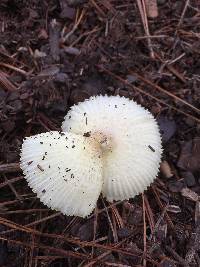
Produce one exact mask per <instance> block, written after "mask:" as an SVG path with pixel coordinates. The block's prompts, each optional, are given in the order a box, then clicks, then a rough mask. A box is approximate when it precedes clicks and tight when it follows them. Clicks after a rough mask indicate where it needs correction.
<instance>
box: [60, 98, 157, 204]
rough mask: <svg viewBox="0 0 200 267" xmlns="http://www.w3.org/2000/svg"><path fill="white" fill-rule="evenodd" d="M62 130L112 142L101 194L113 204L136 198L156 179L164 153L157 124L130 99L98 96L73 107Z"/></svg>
mask: <svg viewBox="0 0 200 267" xmlns="http://www.w3.org/2000/svg"><path fill="white" fill-rule="evenodd" d="M62 130H63V131H68V132H73V133H75V134H79V135H86V134H88V133H89V135H90V137H92V136H93V137H94V138H95V136H97V139H98V136H99V135H103V136H105V137H107V138H108V139H109V149H108V150H106V151H104V153H103V158H102V159H103V189H102V192H103V195H104V196H105V197H106V198H107V200H108V201H110V202H112V201H113V200H125V199H129V198H132V197H134V196H135V195H137V194H139V193H141V192H143V191H144V190H145V189H146V188H147V186H149V185H150V184H151V183H152V182H153V180H154V179H155V178H156V176H157V173H158V170H159V165H160V160H161V154H162V145H161V136H160V133H159V128H158V124H157V122H156V120H155V119H154V117H153V116H152V114H151V113H150V112H149V111H147V110H145V109H144V108H143V107H141V106H140V105H138V104H137V103H135V102H133V101H131V100H129V99H127V98H124V97H120V96H96V97H91V98H90V99H88V100H86V101H84V102H81V103H79V104H78V105H74V106H73V107H71V110H70V111H69V112H68V114H67V115H66V117H65V120H64V122H63V124H62Z"/></svg>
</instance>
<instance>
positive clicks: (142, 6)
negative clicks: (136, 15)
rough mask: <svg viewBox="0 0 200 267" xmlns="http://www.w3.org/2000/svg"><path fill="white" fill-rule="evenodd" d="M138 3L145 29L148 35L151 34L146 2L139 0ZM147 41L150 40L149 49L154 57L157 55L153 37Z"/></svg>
mask: <svg viewBox="0 0 200 267" xmlns="http://www.w3.org/2000/svg"><path fill="white" fill-rule="evenodd" d="M137 4H138V8H139V11H140V15H141V19H142V23H143V26H144V31H145V33H146V35H147V36H149V35H150V32H149V25H148V19H147V13H146V6H145V2H144V0H137ZM147 42H148V47H149V51H150V57H151V58H153V59H154V58H155V55H154V51H153V48H152V43H151V39H150V38H147Z"/></svg>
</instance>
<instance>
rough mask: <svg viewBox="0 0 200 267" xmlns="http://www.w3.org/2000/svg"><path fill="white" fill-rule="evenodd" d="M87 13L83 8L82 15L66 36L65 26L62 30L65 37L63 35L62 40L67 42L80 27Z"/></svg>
mask: <svg viewBox="0 0 200 267" xmlns="http://www.w3.org/2000/svg"><path fill="white" fill-rule="evenodd" d="M84 15H85V10H83V11H82V12H81V15H80V17H79V18H78V20H77V22H76V23H75V24H74V26H73V28H72V30H71V31H70V32H68V33H67V34H66V35H65V36H64V31H65V28H64V29H63V30H62V34H63V37H62V42H63V43H65V42H66V41H67V40H68V39H69V37H70V36H71V35H72V34H73V33H74V32H75V30H76V29H77V28H78V26H79V24H80V23H81V20H82V19H83V16H84Z"/></svg>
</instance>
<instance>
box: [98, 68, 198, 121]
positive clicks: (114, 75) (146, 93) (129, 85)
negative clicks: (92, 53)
mask: <svg viewBox="0 0 200 267" xmlns="http://www.w3.org/2000/svg"><path fill="white" fill-rule="evenodd" d="M96 66H97V67H98V68H99V69H100V70H101V71H104V72H105V73H107V74H109V75H110V76H112V77H113V78H115V79H116V80H118V81H120V82H122V83H123V84H125V85H126V86H128V87H130V88H131V89H132V90H136V91H138V92H140V93H142V94H144V95H146V96H148V97H151V98H152V99H154V100H156V101H158V102H159V103H161V104H163V105H165V106H167V107H168V108H170V109H173V110H175V111H177V112H179V113H180V114H183V115H185V116H187V117H190V118H191V119H193V120H194V121H196V122H198V123H200V119H198V118H196V117H194V116H192V115H190V114H188V113H186V112H184V111H182V110H180V109H178V108H176V107H174V106H172V105H170V104H168V103H166V102H164V101H163V100H161V99H159V98H157V97H155V96H153V95H151V94H150V93H148V92H146V91H144V90H143V89H141V88H139V87H137V86H135V85H133V84H131V83H129V82H128V81H127V80H124V79H123V78H121V77H120V76H118V75H116V74H114V73H113V72H111V71H109V70H107V69H105V68H104V67H103V66H100V65H96Z"/></svg>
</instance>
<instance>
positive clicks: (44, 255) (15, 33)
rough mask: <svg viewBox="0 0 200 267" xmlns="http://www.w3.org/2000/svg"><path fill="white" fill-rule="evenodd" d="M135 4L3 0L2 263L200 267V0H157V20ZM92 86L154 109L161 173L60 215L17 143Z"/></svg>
mask: <svg viewBox="0 0 200 267" xmlns="http://www.w3.org/2000/svg"><path fill="white" fill-rule="evenodd" d="M142 3H143V1H139V0H138V1H131V0H124V1H117V0H110V1H105V0H102V1H100V0H90V1H80V0H76V1H67V0H50V1H46V0H44V1H39V0H28V1H25V0H12V1H11V0H1V2H0V190H1V195H0V240H1V242H0V266H4V267H5V266H7V267H11V266H13V267H14V266H16V267H19V266H29V267H31V266H34V267H36V266H37V267H38V266H45V267H46V266H51V267H53V266H54V267H56V266H119V267H123V266H124V267H125V266H126V267H127V266H138V267H139V266H147V267H148V266H160V267H175V266H188V267H189V266H197V267H198V266H200V254H199V252H200V250H199V248H200V201H199V200H200V199H199V194H200V124H199V123H200V3H199V0H196V1H195V0H191V1H187V0H185V1H183V0H164V1H163V0H158V1H157V3H158V16H157V17H155V18H150V17H146V12H145V11H144V10H143V9H142V8H141V5H139V4H142ZM139 7H140V8H139ZM98 94H108V95H118V94H119V95H121V96H125V97H127V98H130V99H133V100H135V101H137V102H138V103H140V104H141V105H142V106H144V107H146V108H148V109H149V110H150V111H151V112H152V113H153V114H154V116H155V117H156V118H157V120H158V122H159V124H160V128H161V132H162V136H163V147H164V153H163V161H162V164H161V171H160V173H159V175H158V178H157V179H156V181H155V182H154V183H153V184H152V185H151V187H150V188H149V189H148V191H146V192H145V193H144V194H143V195H139V196H137V197H135V198H134V199H131V200H129V201H124V202H117V203H114V204H111V203H107V202H106V201H105V200H104V199H102V198H100V199H99V201H98V208H97V209H96V210H95V212H94V213H93V214H92V215H91V216H90V217H89V218H87V219H81V218H78V217H67V216H64V215H62V214H60V213H59V212H55V211H52V210H49V209H47V207H46V206H44V205H43V204H41V203H40V201H39V200H38V199H37V198H36V196H35V195H34V194H33V193H32V191H31V189H30V188H29V187H28V186H27V183H26V181H25V179H24V178H23V175H22V172H21V170H20V168H19V153H20V147H21V144H22V141H23V138H24V137H25V136H30V135H33V134H37V133H41V132H45V131H49V130H59V129H60V126H61V122H62V120H63V117H64V116H65V114H66V113H67V111H68V110H69V108H70V106H72V105H73V104H75V103H78V102H79V101H82V100H84V99H86V98H88V97H90V96H92V95H98Z"/></svg>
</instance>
